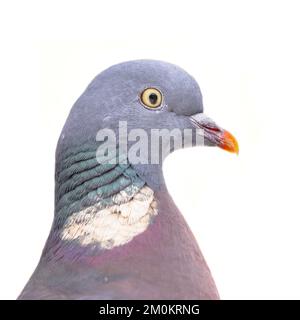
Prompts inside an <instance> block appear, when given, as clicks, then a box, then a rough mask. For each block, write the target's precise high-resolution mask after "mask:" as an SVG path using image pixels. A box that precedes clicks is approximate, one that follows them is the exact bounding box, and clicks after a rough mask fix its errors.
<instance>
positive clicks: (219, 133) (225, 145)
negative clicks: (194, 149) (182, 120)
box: [190, 113, 239, 154]
mask: <svg viewBox="0 0 300 320" xmlns="http://www.w3.org/2000/svg"><path fill="white" fill-rule="evenodd" d="M190 120H191V122H192V123H193V125H194V126H195V127H196V128H197V129H200V130H201V131H202V135H203V136H204V138H205V140H208V141H209V142H210V143H211V144H212V145H215V146H218V147H220V148H221V149H224V150H226V151H229V152H233V153H236V154H238V153H239V145H238V142H237V140H236V138H235V137H234V136H233V135H232V134H231V133H230V132H228V131H226V130H224V129H222V128H220V127H219V126H218V125H217V124H216V123H215V122H214V121H213V120H211V119H210V118H208V117H207V116H205V115H204V114H203V113H197V114H194V115H192V116H191V117H190Z"/></svg>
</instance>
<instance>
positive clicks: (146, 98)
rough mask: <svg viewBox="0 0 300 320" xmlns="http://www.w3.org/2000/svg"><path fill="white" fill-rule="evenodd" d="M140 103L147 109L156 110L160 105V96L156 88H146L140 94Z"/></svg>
mask: <svg viewBox="0 0 300 320" xmlns="http://www.w3.org/2000/svg"><path fill="white" fill-rule="evenodd" d="M141 101H142V103H143V104H144V105H145V106H146V107H148V108H152V109H155V108H158V107H160V105H161V103H162V94H161V92H160V91H159V90H158V89H156V88H147V89H145V90H144V91H143V92H142V94H141Z"/></svg>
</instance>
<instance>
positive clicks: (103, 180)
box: [44, 144, 166, 256]
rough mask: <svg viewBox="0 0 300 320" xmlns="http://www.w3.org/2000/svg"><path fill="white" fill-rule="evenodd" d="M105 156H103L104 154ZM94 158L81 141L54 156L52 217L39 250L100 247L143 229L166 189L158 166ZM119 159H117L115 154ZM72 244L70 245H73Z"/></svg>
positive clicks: (152, 218)
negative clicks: (46, 239)
mask: <svg viewBox="0 0 300 320" xmlns="http://www.w3.org/2000/svg"><path fill="white" fill-rule="evenodd" d="M106 160H107V159H106ZM106 160H105V161H102V162H101V161H99V158H96V156H95V146H94V145H88V144H86V145H85V146H84V147H83V146H81V147H80V148H78V149H72V150H68V151H67V152H64V153H63V156H60V155H58V157H57V162H56V163H57V165H56V175H55V177H56V188H55V217H54V223H53V226H52V230H51V233H50V236H49V239H48V241H47V244H46V247H45V250H44V252H45V253H46V252H47V256H49V252H51V254H50V256H51V255H52V254H53V252H56V253H55V254H58V252H59V251H60V250H53V249H54V248H57V247H59V248H62V247H63V248H64V250H65V249H66V250H68V251H72V252H76V251H78V250H79V251H80V252H88V251H93V252H95V251H96V252H102V251H103V250H108V249H113V248H115V247H119V246H122V245H124V244H126V243H128V242H130V241H132V239H133V238H135V237H136V236H137V235H139V234H141V233H143V232H144V231H146V230H147V229H148V228H149V226H150V225H151V224H152V223H153V221H155V219H156V216H157V208H156V207H157V201H156V199H155V196H154V192H158V191H166V187H165V183H164V179H163V175H162V168H161V165H139V164H137V165H130V164H129V163H127V162H121V163H120V161H116V162H107V161H106ZM119 160H120V159H119ZM75 247H76V248H77V249H76V250H74V248H75Z"/></svg>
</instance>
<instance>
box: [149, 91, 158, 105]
mask: <svg viewBox="0 0 300 320" xmlns="http://www.w3.org/2000/svg"><path fill="white" fill-rule="evenodd" d="M149 101H150V102H151V104H156V102H157V94H155V93H151V94H150V95H149Z"/></svg>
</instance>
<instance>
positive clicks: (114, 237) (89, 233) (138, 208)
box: [61, 186, 157, 249]
mask: <svg viewBox="0 0 300 320" xmlns="http://www.w3.org/2000/svg"><path fill="white" fill-rule="evenodd" d="M115 197H116V198H117V199H118V201H116V202H117V203H121V204H120V205H113V206H110V207H107V208H104V209H103V208H102V209H100V205H99V204H95V205H93V206H91V207H88V208H85V209H84V210H82V211H79V212H75V213H73V214H72V215H71V216H70V217H68V218H67V220H66V222H65V223H64V226H63V229H62V232H61V239H62V240H68V241H70V240H77V241H78V242H79V243H80V244H81V245H82V246H88V245H98V246H100V247H101V248H104V249H111V248H114V247H117V246H121V245H123V244H125V243H127V242H129V241H131V240H132V239H133V238H134V237H135V236H137V235H138V234H140V233H142V232H144V231H145V230H146V229H147V227H148V226H149V224H150V223H151V218H152V217H154V216H156V215H157V209H156V208H157V203H156V200H155V198H154V192H153V190H152V189H150V188H149V187H148V186H144V187H143V188H141V189H140V190H139V191H138V192H137V193H136V194H135V195H134V196H132V197H129V196H128V195H127V194H126V193H125V192H123V191H121V192H119V193H118V194H116V195H115Z"/></svg>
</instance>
